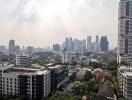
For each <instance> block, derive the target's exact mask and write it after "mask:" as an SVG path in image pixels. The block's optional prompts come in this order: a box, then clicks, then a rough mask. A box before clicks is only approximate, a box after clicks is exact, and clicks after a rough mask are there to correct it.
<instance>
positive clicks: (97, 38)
mask: <svg viewBox="0 0 132 100" xmlns="http://www.w3.org/2000/svg"><path fill="white" fill-rule="evenodd" d="M96 43H97V44H99V36H98V35H97V36H96Z"/></svg>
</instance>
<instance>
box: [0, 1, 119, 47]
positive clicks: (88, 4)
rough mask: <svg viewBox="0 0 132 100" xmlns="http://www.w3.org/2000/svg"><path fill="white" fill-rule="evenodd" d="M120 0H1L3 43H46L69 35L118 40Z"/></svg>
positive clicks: (37, 44)
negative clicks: (106, 37) (10, 41)
mask: <svg viewBox="0 0 132 100" xmlns="http://www.w3.org/2000/svg"><path fill="white" fill-rule="evenodd" d="M118 2H119V0H0V45H7V44H8V42H9V40H10V39H15V40H16V42H17V44H19V45H33V46H36V47H37V46H40V47H45V46H48V45H50V46H51V45H52V44H53V43H61V42H62V41H63V40H64V38H65V37H66V36H72V37H74V38H78V39H82V38H86V36H89V35H91V36H95V35H108V37H109V40H110V41H111V43H110V44H111V45H110V46H111V47H115V46H116V44H117V34H118V24H117V23H118V18H117V17H118Z"/></svg>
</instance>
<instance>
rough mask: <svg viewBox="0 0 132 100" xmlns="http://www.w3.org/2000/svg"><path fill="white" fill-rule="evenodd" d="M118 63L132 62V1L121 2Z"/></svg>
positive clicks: (121, 0)
mask: <svg viewBox="0 0 132 100" xmlns="http://www.w3.org/2000/svg"><path fill="white" fill-rule="evenodd" d="M118 23H119V24H118V25H119V33H118V62H119V63H125V64H130V62H132V1H131V0H120V3H119V20H118Z"/></svg>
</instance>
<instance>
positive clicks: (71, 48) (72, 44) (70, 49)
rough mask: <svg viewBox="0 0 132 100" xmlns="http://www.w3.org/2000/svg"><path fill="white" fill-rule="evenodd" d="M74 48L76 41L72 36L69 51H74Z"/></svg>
mask: <svg viewBox="0 0 132 100" xmlns="http://www.w3.org/2000/svg"><path fill="white" fill-rule="evenodd" d="M73 50H74V42H73V40H72V37H70V39H69V51H73Z"/></svg>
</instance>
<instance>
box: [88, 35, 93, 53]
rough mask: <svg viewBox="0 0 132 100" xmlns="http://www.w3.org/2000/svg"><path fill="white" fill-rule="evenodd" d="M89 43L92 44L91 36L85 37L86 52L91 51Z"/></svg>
mask: <svg viewBox="0 0 132 100" xmlns="http://www.w3.org/2000/svg"><path fill="white" fill-rule="evenodd" d="M91 45H92V37H91V36H88V37H87V52H91Z"/></svg>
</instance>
